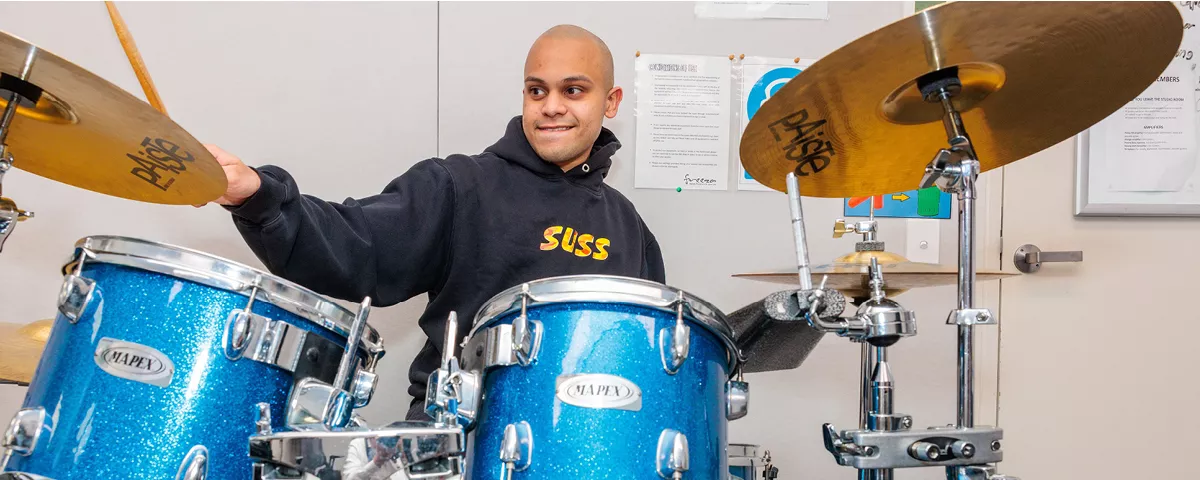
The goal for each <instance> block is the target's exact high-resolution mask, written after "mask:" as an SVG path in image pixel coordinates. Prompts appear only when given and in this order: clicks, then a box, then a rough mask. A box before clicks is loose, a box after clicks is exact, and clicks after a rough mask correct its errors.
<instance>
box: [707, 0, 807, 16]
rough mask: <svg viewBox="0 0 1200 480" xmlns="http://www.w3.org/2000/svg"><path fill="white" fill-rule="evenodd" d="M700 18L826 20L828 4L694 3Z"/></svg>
mask: <svg viewBox="0 0 1200 480" xmlns="http://www.w3.org/2000/svg"><path fill="white" fill-rule="evenodd" d="M695 10H696V16H697V17H700V18H742V19H746V18H750V19H760V18H803V19H816V20H828V19H829V2H795V1H784V0H777V1H759V2H696V9H695Z"/></svg>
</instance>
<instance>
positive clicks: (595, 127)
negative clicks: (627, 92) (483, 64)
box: [521, 25, 624, 172]
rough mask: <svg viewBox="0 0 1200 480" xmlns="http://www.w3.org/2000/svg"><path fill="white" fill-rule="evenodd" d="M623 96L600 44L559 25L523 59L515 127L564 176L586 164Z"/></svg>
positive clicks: (587, 34)
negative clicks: (518, 121) (518, 126)
mask: <svg viewBox="0 0 1200 480" xmlns="http://www.w3.org/2000/svg"><path fill="white" fill-rule="evenodd" d="M623 95H624V94H623V93H622V90H621V87H618V86H616V84H615V83H614V82H613V58H612V53H610V52H609V51H608V46H607V45H605V44H604V41H603V40H600V37H597V36H595V35H593V34H592V32H589V31H587V30H584V29H582V28H579V27H576V26H574V25H559V26H557V27H554V28H551V29H550V30H547V31H546V32H545V33H543V34H542V35H541V36H539V37H538V38H537V40H536V41H534V42H533V46H532V47H530V48H529V56H528V57H526V58H525V88H524V94H523V96H522V98H523V100H522V103H521V111H522V112H523V113H522V115H521V128H522V129H524V131H525V138H526V139H528V140H529V144H530V146H532V147H533V150H534V151H535V152H537V154H538V156H540V157H541V158H542V160H544V161H546V162H549V163H553V164H555V165H558V166H559V167H560V168H562V170H563V171H564V172H566V171H570V170H571V169H573V168H576V167H579V165H581V164H583V162H585V161H587V159H588V156H589V155H590V154H591V151H592V146H593V145H594V144H595V142H596V139H597V138H598V137H599V136H600V132H601V129H602V128H603V126H602V124H603V122H604V119H605V118H614V117H616V115H617V108H618V107H619V106H620V104H621V97H622V96H623ZM583 171H584V172H587V170H586V169H585V170H583Z"/></svg>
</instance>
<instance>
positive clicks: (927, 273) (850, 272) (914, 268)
mask: <svg viewBox="0 0 1200 480" xmlns="http://www.w3.org/2000/svg"><path fill="white" fill-rule="evenodd" d="M863 253H867V252H863ZM870 253H879V252H870ZM867 262H868V263H858V262H834V263H829V264H825V265H814V266H812V267H811V268H812V278H813V284H814V285H817V284H820V283H821V277H822V276H825V275H828V276H829V279H828V280H827V281H826V283H825V288H830V289H834V290H838V291H840V292H842V294H844V295H846V296H847V297H850V298H866V297H870V296H871V293H870V291H871V290H870V289H869V288H868V287H867V281H868V280H870V277H869V276H868V275H867V266H868V265H869V262H870V259H869V258H868V259H867ZM879 268H880V270H882V271H883V283H884V289H883V291H884V293H885V294H887V295H888V296H895V295H899V294H901V293H904V292H906V291H908V290H910V289H913V288H921V287H936V286H941V285H954V284H956V283H957V282H958V266H957V265H939V264H936V263H920V262H903V261H902V262H892V263H885V262H882V261H881V262H879ZM1012 275H1016V274H1015V273H1008V272H1002V271H999V270H984V269H977V270H976V271H975V280H976V281H986V280H998V279H1001V278H1004V277H1008V276H1012ZM733 276H734V277H738V278H746V279H750V280H759V281H765V282H771V283H779V284H784V285H790V286H798V285H799V284H800V280H799V277H798V276H797V275H796V270H795V269H794V268H793V269H791V270H790V271H786V270H785V271H778V272H760V273H739V274H735V275H733Z"/></svg>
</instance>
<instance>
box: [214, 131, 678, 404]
mask: <svg viewBox="0 0 1200 480" xmlns="http://www.w3.org/2000/svg"><path fill="white" fill-rule="evenodd" d="M620 147H621V144H620V142H618V141H617V138H616V136H614V135H613V133H612V132H611V131H609V130H608V129H606V128H602V129H601V132H600V136H599V138H597V140H596V143H595V144H594V145H593V147H592V152H591V156H590V157H589V158H588V160H587V162H585V163H584V164H582V165H579V166H577V167H575V168H573V169H571V170H570V171H568V172H563V171H562V169H560V168H559V167H558V166H556V165H553V164H551V163H548V162H546V161H544V160H542V159H541V158H540V157H538V155H537V153H536V152H534V150H533V147H532V146H530V144H529V141H528V140H527V139H526V138H525V133H524V131H523V130H522V129H521V117H516V118H514V119H512V121H510V122H509V124H508V128H507V130H506V131H505V133H504V137H503V138H501V139H500V140H499V141H498V142H496V143H495V144H494V145H492V146H491V147H488V148H487V149H486V150H484V152H483V153H480V154H478V155H473V156H466V155H451V156H449V157H447V158H445V159H441V158H432V159H428V160H424V161H421V162H420V163H417V164H416V165H414V166H413V167H412V168H411V169H409V170H408V171H407V172H405V173H404V174H403V175H401V176H400V177H398V178H396V179H394V180H392V181H391V183H389V184H388V185H387V187H386V188H384V190H383V192H382V193H380V194H378V195H374V196H370V197H367V198H362V199H357V200H356V199H347V200H346V201H344V202H342V203H332V202H326V201H323V200H320V199H317V198H314V197H311V196H307V195H302V194H301V193H300V191H299V189H298V187H297V186H296V183H295V181H294V180H293V179H292V177H291V176H290V175H288V173H287V172H286V171H284V170H283V169H280V168H278V167H274V166H265V167H261V168H258V169H257V171H258V172H259V175H260V177H262V187H261V188H260V189H259V190H258V192H257V193H255V194H254V196H252V197H250V199H248V200H247V201H246V202H245V203H243V204H242V205H241V206H238V207H235V208H230V209H229V210H230V211H231V212H232V213H233V217H234V223H235V224H236V225H237V229H238V231H239V232H240V233H241V234H242V237H243V238H244V239H245V240H246V242H247V243H248V244H249V246H250V248H251V250H253V251H254V253H255V255H257V256H258V258H259V259H260V260H261V261H262V262H263V263H264V264H265V265H266V267H267V268H268V269H269V270H270V271H271V273H273V274H275V275H279V276H281V277H283V278H286V279H288V280H291V281H293V282H296V283H298V284H300V285H303V286H305V287H308V288H310V289H312V290H314V291H316V292H318V293H321V294H323V295H327V296H330V297H334V298H339V299H343V300H349V301H354V302H358V301H361V300H362V299H363V297H365V296H368V295H369V296H370V297H371V298H372V299H373V303H374V305H376V306H388V305H393V304H396V303H399V302H403V301H405V300H408V299H409V298H412V297H414V296H416V295H419V294H422V293H427V294H428V295H429V305H428V306H427V307H426V309H425V312H424V313H423V314H422V315H421V318H420V321H419V323H420V326H421V329H422V330H424V331H425V334H426V335H428V337H429V339H428V340H427V341H426V342H425V346H424V348H422V349H421V352H420V353H418V354H417V357H416V359H415V360H414V361H413V363H412V366H411V367H410V368H409V374H408V379H409V382H410V385H409V389H408V391H409V393H410V394H411V395H412V396H413V397H415V399H414V401H413V404H412V405H411V408H410V409H409V412H408V416H407V418H408V419H410V420H411V419H428V417H427V416H426V415H425V414H424V413H423V412H422V409H423V406H424V397H425V385H426V382H427V380H428V376H429V373H430V372H431V371H433V370H434V369H436V368H437V367H438V365H439V364H440V362H441V345H442V342H443V341H444V338H445V326H446V318H447V316H448V315H449V313H450V311H452V310H453V311H456V312H457V313H458V318H459V323H458V325H459V328H458V334H457V340H456V342H455V344H456V345H458V344H459V343H461V340H462V337H463V336H464V335H466V333H468V331H469V329H470V328H471V321H472V320H474V318H475V314H476V313H477V312H478V310H479V309H480V307H481V306H482V305H483V303H484V302H486V301H487V300H488V299H489V298H491V297H492V296H494V295H495V294H497V293H499V292H500V291H502V290H504V289H507V288H509V287H512V286H514V285H519V284H521V283H523V282H526V281H531V280H536V279H539V278H546V277H553V276H559V275H573V274H608V275H621V276H626V277H637V278H644V279H649V280H653V281H657V282H665V272H664V267H663V259H662V254H661V252H660V251H659V247H658V242H657V241H656V240H655V238H654V235H652V234H651V233H650V230H649V229H648V228H647V227H646V225H645V223H644V222H643V221H642V219H641V217H640V216H639V215H638V213H637V210H636V209H634V206H633V204H632V203H631V202H630V201H629V200H628V199H626V198H625V197H624V196H623V195H621V194H620V193H619V192H617V190H615V189H613V188H612V187H610V186H608V185H606V184H605V183H604V177H605V175H606V174H607V173H608V169H609V167H610V166H611V165H612V155H613V153H614V152H616V151H617V149H618V148H620ZM386 340H387V339H386V338H385V339H384V341H385V342H386ZM390 373H391V372H380V374H381V375H380V379H381V381H390V380H391V378H394V377H389V374H390Z"/></svg>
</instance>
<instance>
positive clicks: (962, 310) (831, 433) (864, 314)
mask: <svg viewBox="0 0 1200 480" xmlns="http://www.w3.org/2000/svg"><path fill="white" fill-rule="evenodd" d="M948 72H949V73H946V71H939V72H934V73H933V74H930V75H927V76H925V77H922V78H921V79H918V82H917V83H918V86H919V87H920V89H921V93H922V95H923V96H924V97H925V99H926V100H927V101H929V102H934V103H940V104H941V105H942V107H943V108H944V110H945V116H944V117H943V124H944V126H945V129H946V135H947V139H948V141H949V145H950V148H949V149H941V150H939V151H938V153H937V155H936V156H935V158H934V159H933V161H932V162H930V164H929V165H928V166H927V167H926V169H925V175H924V177H923V178H922V180H921V185H920V186H921V188H926V187H930V186H933V185H937V186H938V188H939V189H941V190H942V191H945V192H947V193H952V194H955V195H957V196H958V208H959V216H958V227H959V265H958V304H957V308H956V309H955V310H953V311H951V312H950V315H949V318H948V319H947V324H949V325H956V326H957V327H958V375H957V377H958V415H957V422H956V424H955V425H951V426H946V427H931V428H929V429H926V430H912V423H913V422H912V417H911V416H908V415H904V414H898V413H895V412H894V405H893V393H894V391H895V380H894V378H893V376H892V372H891V368H890V367H889V365H888V352H887V348H888V347H889V346H891V345H893V344H895V343H896V342H897V341H899V340H900V339H901V338H903V337H907V336H912V335H915V334H916V320H915V315H914V314H913V312H911V311H909V310H906V309H904V308H903V307H902V306H901V305H900V304H898V303H896V302H895V301H892V300H890V299H888V298H886V296H885V294H884V285H885V284H884V279H883V275H882V270H881V269H880V267H879V264H878V262H877V261H876V259H874V258H872V259H871V265H870V266H869V273H870V288H871V298H870V299H869V300H866V301H863V302H861V303H860V305H859V308H858V310H857V312H856V313H855V314H854V315H853V316H852V317H834V318H822V317H821V316H820V315H819V313H823V312H822V310H821V309H820V306H821V305H822V304H823V303H825V302H830V301H838V300H842V299H835V298H829V297H834V296H839V297H840V296H841V294H840V293H839V292H836V291H833V290H826V289H825V288H824V282H822V284H821V286H820V287H818V288H812V281H811V279H809V278H806V277H807V276H808V275H807V273H808V272H809V269H808V255H807V245H806V243H807V240H806V239H805V237H804V226H803V220H802V217H803V215H802V213H801V209H800V201H799V197H800V194H799V187H798V185H797V181H796V177H795V174H792V173H789V174H788V178H787V188H788V197H789V201H790V204H791V207H792V224H793V231H794V232H795V236H796V243H797V245H796V251H797V254H798V266H799V272H800V276H801V278H800V284H801V289H800V290H799V292H797V297H796V298H797V302H798V304H799V305H798V306H799V307H800V310H801V311H803V312H805V313H804V317H805V319H806V320H807V321H808V322H809V324H810V325H812V326H813V327H814V328H818V329H820V330H823V331H826V332H830V333H836V334H837V335H839V336H843V337H847V338H849V339H850V340H851V341H854V342H863V343H864V347H863V348H864V351H868V350H871V351H873V352H872V353H873V354H874V355H864V359H865V360H864V367H863V369H862V372H863V376H864V378H863V379H862V381H863V388H862V397H863V398H862V399H861V402H860V405H861V407H860V408H861V411H860V424H859V428H858V429H857V430H849V431H841V432H839V431H838V430H836V429H835V428H834V427H833V426H832V425H831V424H825V425H823V427H822V434H823V436H824V442H825V447H826V449H828V450H829V452H830V453H832V454H833V456H834V458H835V459H836V460H837V462H838V464H840V465H844V466H849V467H853V468H856V469H858V470H859V478H860V479H861V480H891V479H892V478H893V471H894V469H897V468H914V467H945V469H946V478H947V480H1018V479H1017V478H1016V477H1011V476H1006V475H1000V474H997V473H995V464H996V463H999V462H1000V461H1002V460H1003V450H1002V448H1001V440H1002V439H1003V430H1001V429H999V428H993V427H986V426H982V427H979V426H975V412H974V402H975V378H974V376H975V355H974V345H973V343H974V327H975V326H976V325H995V324H997V320H996V317H995V316H994V315H992V313H991V312H990V311H989V310H988V309H986V308H976V307H975V259H974V252H975V196H976V188H975V181H976V179H977V178H978V175H979V171H980V168H979V160H978V157H977V156H976V154H975V150H974V148H973V147H972V145H971V141H970V138H969V137H968V136H967V133H966V130H965V128H964V127H963V124H962V117H961V116H960V115H959V113H958V111H957V110H956V109H955V107H954V104H953V103H952V102H951V99H952V98H953V96H954V95H955V94H957V93H958V92H959V91H961V89H962V84H961V82H960V81H959V79H958V77H957V75H956V72H954V71H953V70H949V71H948ZM871 357H873V358H871ZM868 362H869V364H870V365H871V368H869V369H868V368H867V364H868ZM868 372H869V375H870V377H869V378H867V375H868Z"/></svg>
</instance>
